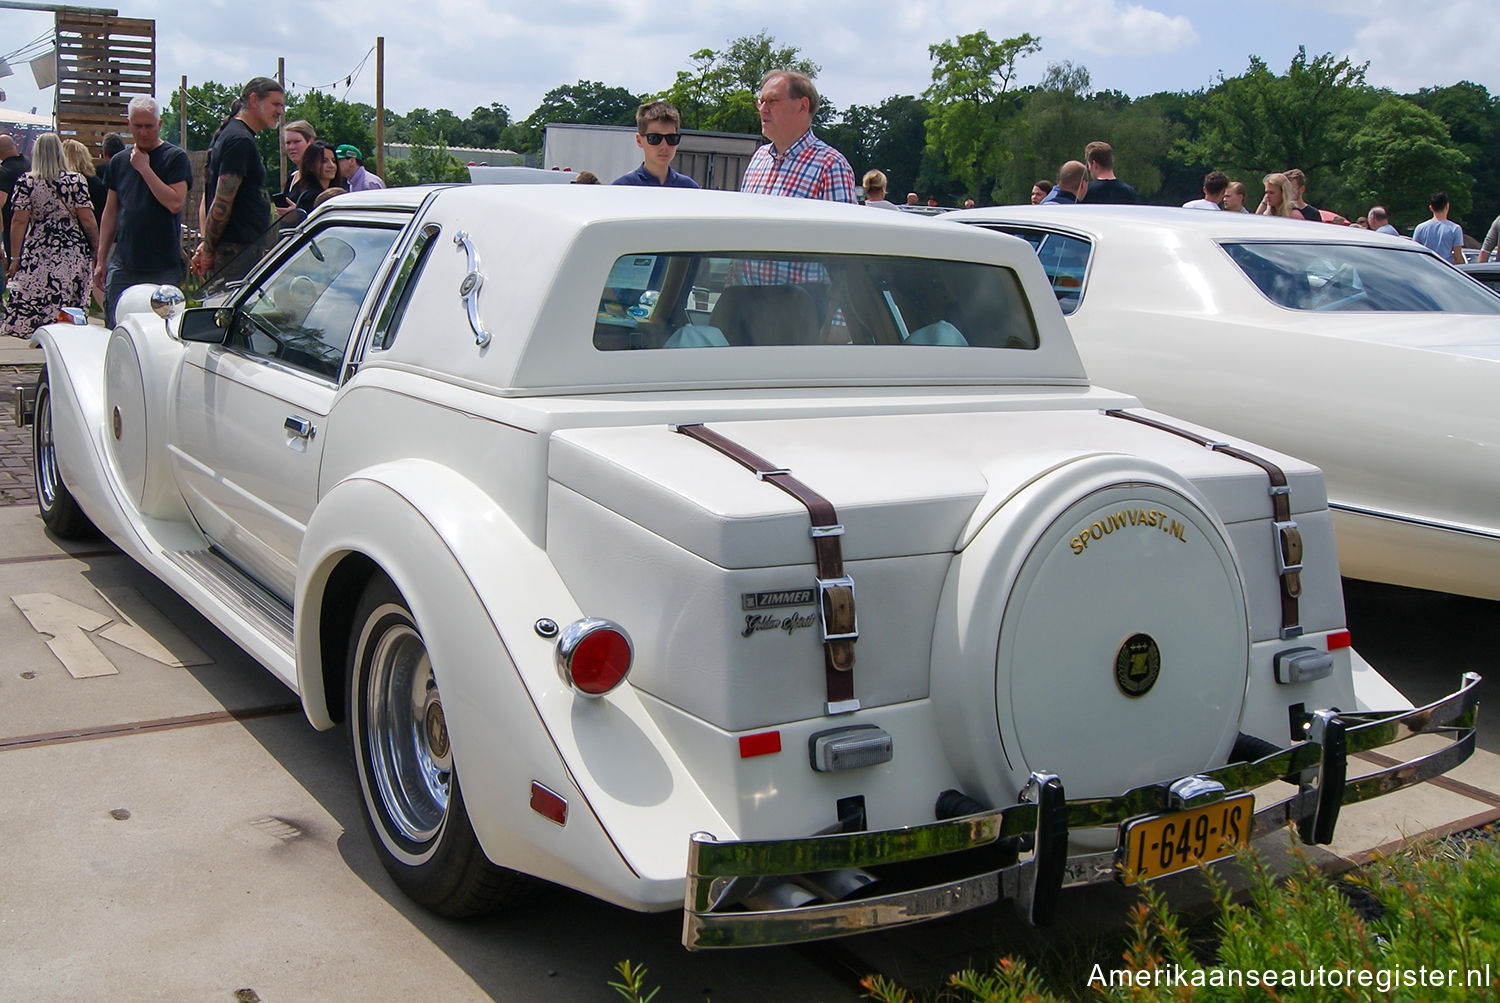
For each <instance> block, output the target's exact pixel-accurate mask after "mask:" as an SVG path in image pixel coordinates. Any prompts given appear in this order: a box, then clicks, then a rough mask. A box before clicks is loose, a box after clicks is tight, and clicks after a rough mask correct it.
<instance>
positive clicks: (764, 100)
mask: <svg viewBox="0 0 1500 1003" xmlns="http://www.w3.org/2000/svg"><path fill="white" fill-rule="evenodd" d="M787 100H790V99H789V98H785V97H779V98H768V97H763V96H761V95H759V94H757V95H756V96H755V104H756V106H757V107H760V108H764V107H765V106H766V105H768V104H775V103H776V102H777V101H787Z"/></svg>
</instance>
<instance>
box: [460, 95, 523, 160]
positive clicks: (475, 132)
mask: <svg viewBox="0 0 1500 1003" xmlns="http://www.w3.org/2000/svg"><path fill="white" fill-rule="evenodd" d="M464 125H465V129H464V131H463V133H462V138H461V142H463V143H464V144H465V145H467V146H477V147H480V148H482V149H497V148H499V147H500V146H501V144H502V140H503V137H504V136H505V130H506V129H508V128H510V125H511V121H510V109H509V108H507V107H505V105H503V104H501V103H500V102H498V101H495V102H492V103H491V104H490V105H489V107H487V108H486V107H484V106H482V105H481V106H480V107H478V108H475V109H474V110H473V111H472V112H470V113H469V118H468V121H467V122H465V123H464Z"/></svg>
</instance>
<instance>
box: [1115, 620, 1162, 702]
mask: <svg viewBox="0 0 1500 1003" xmlns="http://www.w3.org/2000/svg"><path fill="white" fill-rule="evenodd" d="M1160 675H1161V649H1160V648H1158V647H1157V646H1156V641H1155V640H1153V639H1152V637H1151V635H1150V634H1132V635H1130V636H1129V637H1127V638H1126V639H1125V643H1124V644H1122V645H1120V650H1119V651H1117V652H1115V685H1116V686H1118V687H1120V692H1121V693H1124V694H1125V695H1126V696H1128V697H1138V696H1144V695H1145V694H1146V693H1147V692H1148V691H1149V690H1150V689H1151V687H1153V686H1155V685H1156V679H1157V677H1158V676H1160Z"/></svg>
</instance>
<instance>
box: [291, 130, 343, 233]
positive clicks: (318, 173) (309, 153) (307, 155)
mask: <svg viewBox="0 0 1500 1003" xmlns="http://www.w3.org/2000/svg"><path fill="white" fill-rule="evenodd" d="M297 175H298V178H299V181H298V184H299V185H300V186H301V187H300V188H299V189H298V191H297V208H298V209H301V210H302V214H303V215H304V216H305V215H307V214H308V213H310V212H312V211H313V206H314V204H316V203H317V201H318V196H319V195H322V194H323V193H324V192H326V191H327V190H328V189H329V188H330V187H332V186H333V183H334V179H336V178H337V177H338V176H339V165H338V161H337V160H335V159H334V157H333V147H331V146H329V145H328V144H326V143H322V142H316V141H315V142H312V143H308V144H307V149H305V150H303V151H302V163H301V164H299V165H298V169H297Z"/></svg>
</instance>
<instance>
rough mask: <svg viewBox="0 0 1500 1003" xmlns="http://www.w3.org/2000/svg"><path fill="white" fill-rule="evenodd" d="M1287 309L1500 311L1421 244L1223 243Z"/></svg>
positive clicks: (1498, 303)
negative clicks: (1420, 247)
mask: <svg viewBox="0 0 1500 1003" xmlns="http://www.w3.org/2000/svg"><path fill="white" fill-rule="evenodd" d="M1222 246H1223V248H1224V250H1225V252H1226V253H1227V254H1228V255H1229V257H1230V259H1231V260H1232V261H1233V262H1234V263H1235V264H1236V265H1238V266H1239V268H1240V271H1242V272H1244V273H1245V275H1246V276H1247V277H1248V278H1249V279H1250V281H1251V282H1253V283H1255V286H1256V288H1258V289H1259V290H1260V291H1261V292H1262V293H1264V294H1265V295H1266V297H1267V298H1268V299H1270V300H1271V302H1273V303H1275V304H1276V305H1277V306H1283V307H1286V308H1287V309H1288V310H1334V311H1393V312H1415V313H1433V312H1445V313H1500V298H1497V297H1495V296H1492V295H1490V294H1488V293H1486V292H1485V291H1484V290H1483V289H1481V288H1479V287H1477V286H1476V285H1475V284H1474V283H1472V282H1470V281H1469V280H1468V279H1467V278H1465V277H1464V276H1463V275H1461V274H1460V273H1459V272H1457V271H1455V270H1454V269H1453V268H1451V267H1450V266H1448V265H1447V264H1444V263H1443V262H1442V261H1440V260H1439V259H1438V258H1437V257H1436V256H1434V255H1431V254H1428V253H1426V252H1425V251H1404V250H1401V249H1399V248H1393V247H1372V246H1366V245H1356V244H1324V243H1310V244H1295V243H1274V244H1272V243H1243V244H1230V243H1226V244H1224V245H1222Z"/></svg>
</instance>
